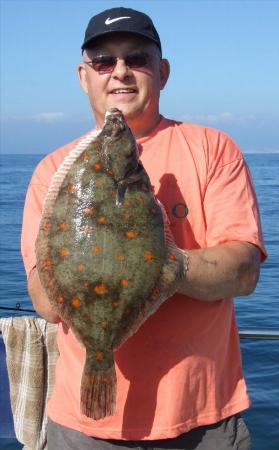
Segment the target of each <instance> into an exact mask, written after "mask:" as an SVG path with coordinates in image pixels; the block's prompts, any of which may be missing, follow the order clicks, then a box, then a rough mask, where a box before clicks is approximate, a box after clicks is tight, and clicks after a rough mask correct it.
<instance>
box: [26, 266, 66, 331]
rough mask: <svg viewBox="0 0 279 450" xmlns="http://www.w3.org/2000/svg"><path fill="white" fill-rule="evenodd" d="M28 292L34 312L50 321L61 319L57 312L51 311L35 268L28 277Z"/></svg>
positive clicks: (54, 321) (56, 321)
mask: <svg viewBox="0 0 279 450" xmlns="http://www.w3.org/2000/svg"><path fill="white" fill-rule="evenodd" d="M28 292H29V295H30V297H31V300H32V303H33V306H34V308H35V310H36V312H37V313H38V314H39V315H40V316H41V317H43V318H44V319H46V320H47V321H48V322H51V323H58V322H60V321H61V319H60V317H59V316H58V314H57V313H56V312H55V311H53V308H52V306H51V304H50V302H49V299H48V296H47V294H46V292H45V290H44V288H43V286H42V284H41V281H40V278H39V274H38V271H37V268H36V267H34V269H32V271H31V273H30V275H29V278H28Z"/></svg>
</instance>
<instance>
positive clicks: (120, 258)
mask: <svg viewBox="0 0 279 450" xmlns="http://www.w3.org/2000/svg"><path fill="white" fill-rule="evenodd" d="M116 259H117V260H118V261H124V259H125V256H124V255H117V256H116Z"/></svg>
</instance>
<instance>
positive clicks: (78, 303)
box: [71, 297, 81, 308]
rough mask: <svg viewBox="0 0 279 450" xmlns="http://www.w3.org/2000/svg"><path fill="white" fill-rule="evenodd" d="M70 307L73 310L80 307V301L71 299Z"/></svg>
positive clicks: (75, 298)
mask: <svg viewBox="0 0 279 450" xmlns="http://www.w3.org/2000/svg"><path fill="white" fill-rule="evenodd" d="M71 305H72V306H73V307H74V308H79V307H80V305H81V303H80V300H79V299H78V298H77V297H74V298H72V300H71Z"/></svg>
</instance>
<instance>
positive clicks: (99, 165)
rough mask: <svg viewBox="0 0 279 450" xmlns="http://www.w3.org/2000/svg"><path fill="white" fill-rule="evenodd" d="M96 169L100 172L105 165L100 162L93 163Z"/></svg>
mask: <svg viewBox="0 0 279 450" xmlns="http://www.w3.org/2000/svg"><path fill="white" fill-rule="evenodd" d="M93 167H94V169H95V170H96V171H97V172H99V171H100V170H102V168H103V166H102V164H101V163H100V162H97V163H95V164H93Z"/></svg>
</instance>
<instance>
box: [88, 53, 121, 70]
mask: <svg viewBox="0 0 279 450" xmlns="http://www.w3.org/2000/svg"><path fill="white" fill-rule="evenodd" d="M115 64H116V58H115V57H114V56H100V57H96V58H93V60H92V65H93V69H95V70H96V71H97V72H100V73H105V72H111V71H112V70H113V68H114V66H115Z"/></svg>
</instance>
